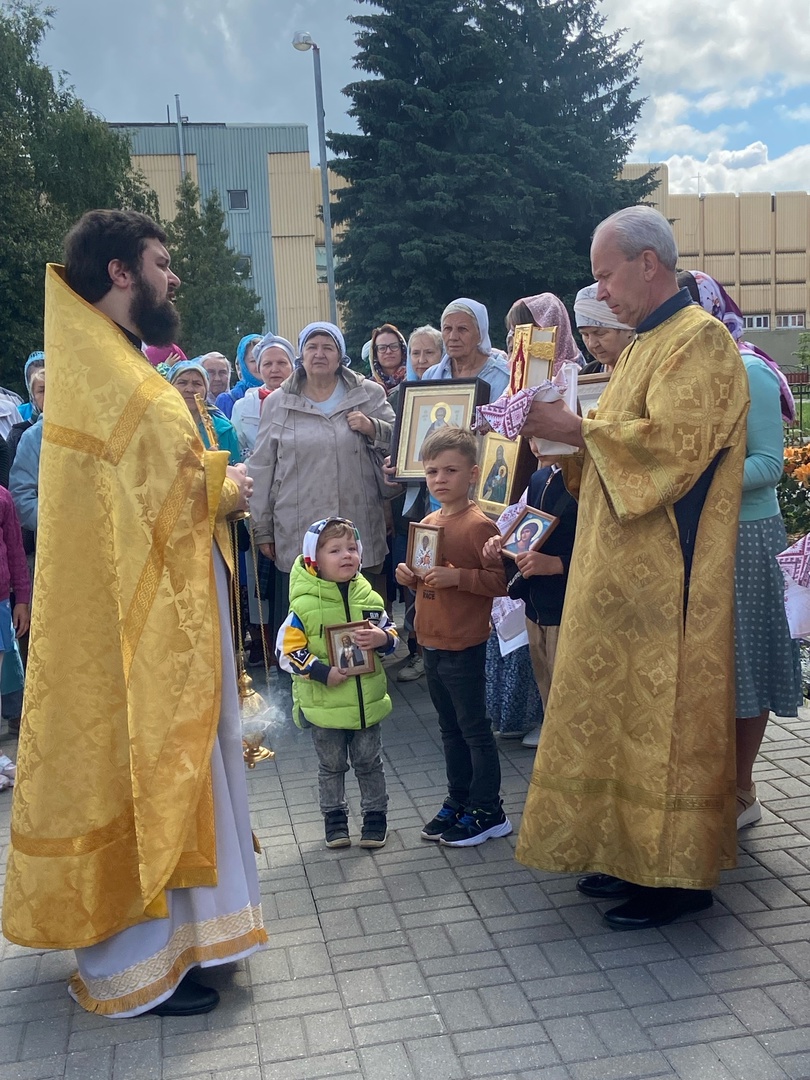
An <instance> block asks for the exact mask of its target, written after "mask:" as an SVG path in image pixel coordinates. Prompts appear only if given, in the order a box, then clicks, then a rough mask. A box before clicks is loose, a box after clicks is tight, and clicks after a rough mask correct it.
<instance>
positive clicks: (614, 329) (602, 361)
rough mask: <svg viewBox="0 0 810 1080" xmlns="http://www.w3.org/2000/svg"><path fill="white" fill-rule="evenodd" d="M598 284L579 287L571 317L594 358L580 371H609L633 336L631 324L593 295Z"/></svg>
mask: <svg viewBox="0 0 810 1080" xmlns="http://www.w3.org/2000/svg"><path fill="white" fill-rule="evenodd" d="M598 287H599V286H598V285H596V284H593V285H586V286H585V288H584V289H580V290H579V292H578V293H577V297H576V300H575V301H574V318H575V319H576V323H577V330H579V332H580V334H581V335H582V341H583V343H584V345H585V348H586V349H587V350H588V352H589V353H590V354H591V356H592V357H593V360H592V361H591V362H590V363H589V364H586V365H585V367H584V368H583V369H582V374H583V375H596V374H598V373H600V372H603V371H604V372H605V373H606V374H608V375H610V374H611V373H612V372H613V368H614V367H615V366H616V361H617V360H618V359H619V357H620V356H621V354H622V353H623V352H624V350H625V349H626V348H627V346H628V345H629V344H630V342H631V341H632V340H633V338H634V337H635V334H636V331H635V329H634V328H633V327H632V326H628V325H627V324H626V323H623V322H619V320H618V319H617V318H616V316H615V315H614V314H613V312H612V311H611V310H610V308H609V307H608V306H607V304H606V303H605V301H604V300H597V299H596V290H597V289H598Z"/></svg>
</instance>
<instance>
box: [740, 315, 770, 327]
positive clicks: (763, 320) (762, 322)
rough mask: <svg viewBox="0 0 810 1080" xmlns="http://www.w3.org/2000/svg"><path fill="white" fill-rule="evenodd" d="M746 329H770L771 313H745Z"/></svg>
mask: <svg viewBox="0 0 810 1080" xmlns="http://www.w3.org/2000/svg"><path fill="white" fill-rule="evenodd" d="M743 318H744V320H745V329H746V330H770V328H771V317H770V315H744V316H743Z"/></svg>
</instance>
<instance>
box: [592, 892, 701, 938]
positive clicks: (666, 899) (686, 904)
mask: <svg viewBox="0 0 810 1080" xmlns="http://www.w3.org/2000/svg"><path fill="white" fill-rule="evenodd" d="M713 903H714V897H713V896H712V894H711V890H710V889H641V890H639V891H638V892H637V893H636V895H635V896H632V897H631V898H630V899H629V900H627V901H626V902H625V903H624V904H619V906H618V907H615V908H611V909H610V911H606V912H605V922H607V923H609V924H610V925H611V926H613V927H614V928H615V929H616V930H649V929H650V928H651V927H654V926H666V925H667V923H671V922H674V921H675V920H676V919H677V918H680V916H681V915H690V914H691V913H692V912H695V911H705V910H706V908H710V907H711V906H712V904H713Z"/></svg>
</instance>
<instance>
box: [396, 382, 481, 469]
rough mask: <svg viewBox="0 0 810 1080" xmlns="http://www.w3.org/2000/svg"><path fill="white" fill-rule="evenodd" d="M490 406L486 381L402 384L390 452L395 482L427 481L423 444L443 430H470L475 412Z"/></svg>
mask: <svg viewBox="0 0 810 1080" xmlns="http://www.w3.org/2000/svg"><path fill="white" fill-rule="evenodd" d="M488 402H489V383H485V382H484V380H483V379H433V380H430V381H426V380H422V381H421V382H404V383H401V384H400V394H399V401H398V405H397V419H396V424H395V425H394V438H393V443H392V448H391V461H392V463H393V465H394V467H395V469H396V473H395V475H394V480H396V481H397V482H399V483H407V482H408V481H409V480H424V478H425V470H424V467H423V465H422V444H423V443H424V441H425V439H426V438H427V437H428V435H432V434H433V432H434V431H439V430H440V429H441V428H443V427H460V428H465V429H469V428H470V426H471V424H472V421H473V417H474V416H475V410H476V408H477V406H479V405H486V404H487V403H488Z"/></svg>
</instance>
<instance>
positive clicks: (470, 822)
mask: <svg viewBox="0 0 810 1080" xmlns="http://www.w3.org/2000/svg"><path fill="white" fill-rule="evenodd" d="M511 831H512V822H511V821H510V820H509V818H508V817H507V816H506V814H505V813H504V812H503V807H502V806H501V807H498V809H497V810H495V811H493V812H492V813H490V814H488V813H486V812H485V811H484V810H473V812H472V813H471V814H466V813H465V814H462V815H461V817H459V819H458V820H457V821H456V823H455V825H451V827H450V828H449V829H448V830H447V831H446V832H443V833H442V834H441V836H440V837H439V840H440V841H441V843H442V844H446V845H447V846H448V847H474V846H475V845H476V844H483V842H484V841H485V840H489V839H491V838H492V837H493V836H508V835H509V833H510V832H511ZM422 835H423V836H424V833H422Z"/></svg>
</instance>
